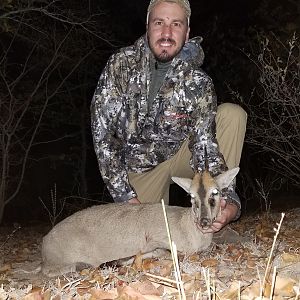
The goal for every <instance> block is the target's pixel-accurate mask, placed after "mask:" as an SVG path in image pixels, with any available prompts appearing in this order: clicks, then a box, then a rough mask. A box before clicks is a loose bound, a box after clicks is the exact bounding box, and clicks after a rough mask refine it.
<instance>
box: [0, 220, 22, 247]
mask: <svg viewBox="0 0 300 300" xmlns="http://www.w3.org/2000/svg"><path fill="white" fill-rule="evenodd" d="M19 229H21V226H20V225H18V227H16V228H15V229H14V230H13V232H12V233H11V234H9V235H8V236H7V238H6V240H5V241H4V242H3V243H2V244H1V245H0V250H1V249H2V248H3V247H4V245H5V244H6V243H7V242H8V241H9V239H10V238H11V237H12V236H13V235H14V234H15V233H16V232H17V231H18V230H19Z"/></svg>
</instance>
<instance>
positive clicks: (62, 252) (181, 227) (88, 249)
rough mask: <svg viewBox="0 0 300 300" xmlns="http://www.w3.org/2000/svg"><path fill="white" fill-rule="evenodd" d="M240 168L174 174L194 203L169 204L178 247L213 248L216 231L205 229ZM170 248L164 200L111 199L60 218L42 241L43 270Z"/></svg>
mask: <svg viewBox="0 0 300 300" xmlns="http://www.w3.org/2000/svg"><path fill="white" fill-rule="evenodd" d="M238 170H239V169H238V168H235V169H232V170H229V171H227V172H225V173H223V174H221V175H219V176H217V177H215V178H212V176H211V175H210V173H209V172H208V171H204V172H203V173H196V175H195V176H194V178H193V179H187V178H178V177H175V178H172V179H173V181H174V182H175V183H177V184H178V185H180V186H181V187H182V188H184V189H185V190H186V191H187V192H188V193H189V194H190V195H191V202H192V207H191V208H190V207H176V206H167V207H166V212H167V216H168V222H169V227H170V232H171V236H172V240H173V241H174V242H175V244H176V246H177V249H178V251H180V252H183V253H187V254H191V253H194V252H197V251H201V250H204V249H205V248H207V247H208V246H209V245H210V243H211V240H212V234H203V233H202V232H201V230H200V229H201V228H203V227H208V226H209V225H210V224H211V223H212V222H213V220H214V219H215V218H216V216H217V215H218V213H219V209H220V191H221V190H222V189H223V188H226V187H228V185H229V184H230V183H231V181H232V180H233V179H234V178H235V176H236V174H237V173H238ZM158 248H163V249H169V241H168V236H167V231H166V228H165V220H164V216H163V210H162V205H161V204H160V203H157V204H141V205H129V204H116V203H114V204H107V205H98V206H92V207H90V208H87V209H85V210H82V211H79V212H77V213H75V214H73V215H72V216H70V217H68V218H66V219H65V220H63V221H62V222H60V223H58V224H57V225H56V226H55V227H54V228H53V229H52V230H51V231H50V232H49V233H48V234H47V235H46V236H45V237H44V238H43V243H42V258H43V263H42V272H43V273H44V274H45V275H47V276H56V275H60V274H63V273H67V272H71V271H75V269H76V265H80V264H84V265H87V264H88V265H91V266H93V267H97V266H99V265H100V264H102V263H105V262H109V261H113V260H118V259H121V258H126V257H131V256H134V255H136V254H137V253H139V252H141V253H147V252H151V251H154V250H155V249H158Z"/></svg>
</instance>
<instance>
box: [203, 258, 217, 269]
mask: <svg viewBox="0 0 300 300" xmlns="http://www.w3.org/2000/svg"><path fill="white" fill-rule="evenodd" d="M201 265H202V267H204V268H213V267H216V266H217V265H218V260H216V259H215V258H208V259H205V260H203V261H202V262H201Z"/></svg>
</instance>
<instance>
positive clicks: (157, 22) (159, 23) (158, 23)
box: [154, 21, 162, 26]
mask: <svg viewBox="0 0 300 300" xmlns="http://www.w3.org/2000/svg"><path fill="white" fill-rule="evenodd" d="M154 25H158V26H160V25H162V22H161V21H156V22H155V23H154Z"/></svg>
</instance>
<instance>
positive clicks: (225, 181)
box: [214, 168, 240, 190]
mask: <svg viewBox="0 0 300 300" xmlns="http://www.w3.org/2000/svg"><path fill="white" fill-rule="evenodd" d="M239 170H240V168H233V169H231V170H228V171H226V172H224V173H222V174H220V175H218V176H216V177H215V178H214V179H215V181H216V183H217V185H218V186H219V188H220V189H221V190H222V189H224V188H227V187H228V186H229V184H230V183H231V182H232V181H233V179H234V178H235V176H236V175H237V173H238V172H239Z"/></svg>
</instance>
